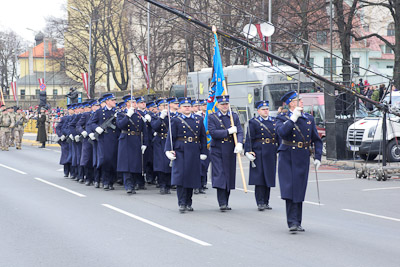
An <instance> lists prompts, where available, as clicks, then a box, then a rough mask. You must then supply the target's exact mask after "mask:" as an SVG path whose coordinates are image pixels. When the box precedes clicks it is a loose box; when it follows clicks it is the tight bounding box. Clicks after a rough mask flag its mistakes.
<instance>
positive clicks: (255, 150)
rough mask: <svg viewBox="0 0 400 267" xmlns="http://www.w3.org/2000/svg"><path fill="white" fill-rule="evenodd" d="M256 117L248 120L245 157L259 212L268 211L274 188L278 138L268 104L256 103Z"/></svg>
mask: <svg viewBox="0 0 400 267" xmlns="http://www.w3.org/2000/svg"><path fill="white" fill-rule="evenodd" d="M255 106H256V108H257V112H258V116H257V117H255V118H253V119H251V120H249V122H248V125H249V126H248V131H247V135H246V142H245V144H244V148H245V155H246V157H247V158H248V159H249V160H250V161H251V162H250V176H249V184H250V185H255V190H254V191H255V197H256V203H257V207H258V210H259V211H263V210H265V209H267V210H270V209H271V207H270V206H269V196H270V191H271V187H275V180H276V179H275V174H276V153H277V149H278V137H277V136H276V134H275V125H276V121H275V118H273V117H271V116H269V102H268V101H266V100H262V101H258V102H256V105H255Z"/></svg>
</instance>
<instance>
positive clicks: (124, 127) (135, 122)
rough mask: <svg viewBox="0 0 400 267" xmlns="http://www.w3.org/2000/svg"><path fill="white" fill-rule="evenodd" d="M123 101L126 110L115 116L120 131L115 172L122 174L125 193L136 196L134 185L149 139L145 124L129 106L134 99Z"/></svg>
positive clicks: (140, 171) (127, 97)
mask: <svg viewBox="0 0 400 267" xmlns="http://www.w3.org/2000/svg"><path fill="white" fill-rule="evenodd" d="M124 100H125V103H126V107H127V108H126V109H125V110H124V111H123V112H120V113H118V115H117V126H118V128H119V129H121V135H120V137H119V142H118V163H117V171H118V172H120V173H122V174H123V178H124V186H125V190H126V193H127V194H136V191H135V184H136V180H137V179H139V178H140V176H141V175H142V159H143V157H142V155H143V154H144V153H145V151H146V149H147V147H148V140H149V138H148V136H147V127H146V123H145V122H144V121H143V120H142V118H141V116H140V115H139V114H138V113H137V112H135V110H134V109H133V107H132V105H131V103H132V101H135V99H134V98H132V97H131V96H130V95H128V96H125V97H124ZM142 141H143V142H142Z"/></svg>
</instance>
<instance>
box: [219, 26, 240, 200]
mask: <svg viewBox="0 0 400 267" xmlns="http://www.w3.org/2000/svg"><path fill="white" fill-rule="evenodd" d="M212 31H213V33H214V34H215V35H216V34H217V27H215V26H214V25H213V26H212ZM222 87H223V88H224V91H225V92H226V93H227V94H228V87H227V86H226V82H225V80H223V81H222ZM229 113H230V119H231V126H232V127H233V126H235V122H234V121H233V113H232V109H231V105H230V104H229ZM233 140H234V142H235V146H236V145H237V143H238V139H237V134H236V133H234V134H233ZM236 155H237V159H238V162H239V169H240V174H241V177H242V183H243V191H244V192H245V193H247V185H246V179H245V177H244V171H243V164H242V158H241V157H240V153H236Z"/></svg>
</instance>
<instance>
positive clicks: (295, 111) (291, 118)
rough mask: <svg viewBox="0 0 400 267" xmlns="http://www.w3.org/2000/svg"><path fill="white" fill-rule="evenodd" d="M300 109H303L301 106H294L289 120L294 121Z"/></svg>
mask: <svg viewBox="0 0 400 267" xmlns="http://www.w3.org/2000/svg"><path fill="white" fill-rule="evenodd" d="M302 111H303V108H301V107H296V108H295V109H294V110H293V114H292V116H290V120H291V121H293V122H296V121H297V119H298V118H299V117H300V116H301V112H302Z"/></svg>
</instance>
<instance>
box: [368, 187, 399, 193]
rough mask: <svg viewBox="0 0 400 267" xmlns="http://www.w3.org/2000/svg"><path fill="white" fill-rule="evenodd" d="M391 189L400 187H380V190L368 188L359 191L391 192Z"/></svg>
mask: <svg viewBox="0 0 400 267" xmlns="http://www.w3.org/2000/svg"><path fill="white" fill-rule="evenodd" d="M393 189H400V187H382V188H368V189H363V190H361V191H364V192H365V191H378V190H393Z"/></svg>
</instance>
